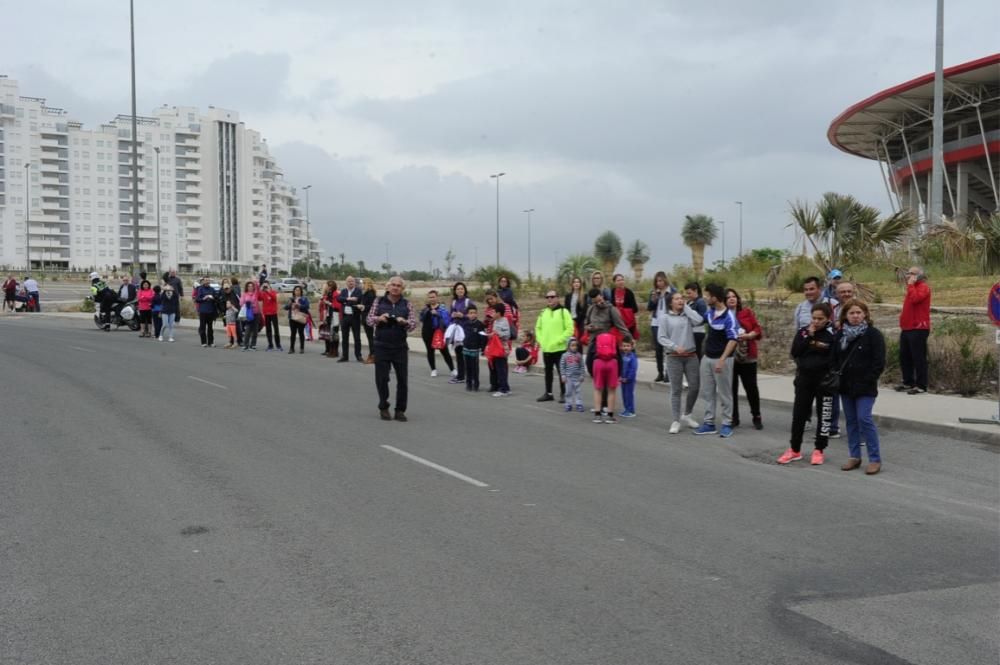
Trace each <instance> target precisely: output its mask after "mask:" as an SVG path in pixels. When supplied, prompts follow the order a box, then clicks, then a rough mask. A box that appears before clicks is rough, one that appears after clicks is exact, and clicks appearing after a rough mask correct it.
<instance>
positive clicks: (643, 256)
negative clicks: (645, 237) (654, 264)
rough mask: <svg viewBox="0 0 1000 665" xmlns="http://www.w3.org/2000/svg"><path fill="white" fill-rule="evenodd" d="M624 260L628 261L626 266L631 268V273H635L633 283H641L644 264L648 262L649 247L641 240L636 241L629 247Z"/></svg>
mask: <svg viewBox="0 0 1000 665" xmlns="http://www.w3.org/2000/svg"><path fill="white" fill-rule="evenodd" d="M625 258H626V259H627V260H628V264H629V265H630V266H632V272H634V273H635V281H636V284H638V283H639V282H641V281H642V271H643V269H644V268H645V266H646V262H647V261H649V245H647V244H646V243H644V242H643V241H641V240H636V241H635V242H633V243H632V244H631V245H629V247H628V252H626V254H625Z"/></svg>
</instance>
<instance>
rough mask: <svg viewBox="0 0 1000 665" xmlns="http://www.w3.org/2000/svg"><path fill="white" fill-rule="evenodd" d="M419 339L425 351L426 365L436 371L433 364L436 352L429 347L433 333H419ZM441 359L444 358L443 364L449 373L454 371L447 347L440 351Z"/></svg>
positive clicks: (453, 364)
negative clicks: (422, 341) (421, 340)
mask: <svg viewBox="0 0 1000 665" xmlns="http://www.w3.org/2000/svg"><path fill="white" fill-rule="evenodd" d="M420 337H421V338H422V339H423V340H424V348H425V349H427V364H428V365H430V366H431V369H437V367H436V365H435V363H434V354H435V353H436V352H437V349H435V348H434V347H433V346H431V342H432V341H433V339H434V331H433V330H432V331H430V333H429V334H428V333H424V332H421V334H420ZM441 357H442V358H444V364H445V365H447V366H448V371H449V372H450V371H451V370H453V369H455V363H454V362H453V361H452V359H451V352H450V351H449V350H448V346H447V345H445V347H444V348H443V349H441Z"/></svg>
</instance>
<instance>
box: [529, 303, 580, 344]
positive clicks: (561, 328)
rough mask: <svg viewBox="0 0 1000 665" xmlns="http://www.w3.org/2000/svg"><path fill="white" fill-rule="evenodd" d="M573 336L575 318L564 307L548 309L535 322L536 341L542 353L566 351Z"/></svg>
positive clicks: (540, 313)
mask: <svg viewBox="0 0 1000 665" xmlns="http://www.w3.org/2000/svg"><path fill="white" fill-rule="evenodd" d="M572 336H573V317H572V316H571V315H570V313H569V310H568V309H566V308H565V307H563V306H562V305H556V306H555V307H546V308H545V309H543V310H542V311H541V312H539V314H538V319H537V320H536V321H535V339H536V340H538V346H539V347H541V349H542V353H557V352H559V351H563V350H565V349H566V344H567V343H568V342H569V340H570V338H571V337H572Z"/></svg>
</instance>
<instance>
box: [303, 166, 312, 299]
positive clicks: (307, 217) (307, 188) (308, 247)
mask: <svg viewBox="0 0 1000 665" xmlns="http://www.w3.org/2000/svg"><path fill="white" fill-rule="evenodd" d="M302 189H303V190H305V193H306V280H308V279H309V263H310V260H311V259H312V251H311V248H310V239H309V190H310V189H312V185H306V186H305V187H303V188H302Z"/></svg>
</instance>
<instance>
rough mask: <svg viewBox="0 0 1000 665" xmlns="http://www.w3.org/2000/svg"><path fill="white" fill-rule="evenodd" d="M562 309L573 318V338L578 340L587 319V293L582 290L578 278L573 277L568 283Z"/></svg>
mask: <svg viewBox="0 0 1000 665" xmlns="http://www.w3.org/2000/svg"><path fill="white" fill-rule="evenodd" d="M563 307H565V308H566V311H568V312H569V315H570V316H571V317H573V324H574V325H575V327H576V332H575V336H576V338H577V339H580V335H582V334H583V322H584V320H585V319H586V318H587V292H586V291H584V290H583V280H582V279H580V278H579V277H573V280H572V281H571V282H570V289H569V293H567V294H566V297H565V298H564V299H563Z"/></svg>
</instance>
